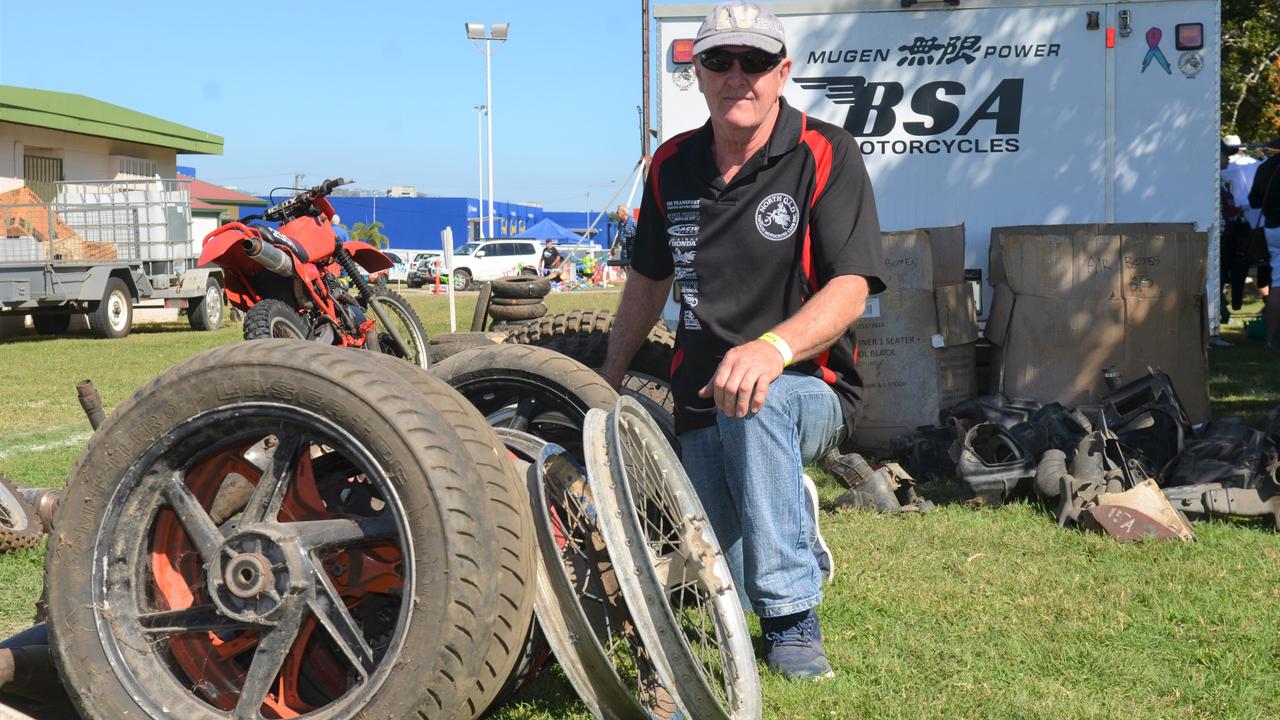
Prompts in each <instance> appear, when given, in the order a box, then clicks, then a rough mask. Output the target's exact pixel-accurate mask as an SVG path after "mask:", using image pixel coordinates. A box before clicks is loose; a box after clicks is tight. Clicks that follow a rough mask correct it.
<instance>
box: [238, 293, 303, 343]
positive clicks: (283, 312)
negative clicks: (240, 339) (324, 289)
mask: <svg viewBox="0 0 1280 720" xmlns="http://www.w3.org/2000/svg"><path fill="white" fill-rule="evenodd" d="M309 335H310V333H309V332H308V331H307V321H306V319H305V318H303V317H302V316H301V315H299V314H298V311H297V310H295V309H293V306H291V305H289V304H288V303H285V302H281V301H280V300H272V299H270V298H267V299H265V300H261V301H259V302H258V304H256V305H254V306H253V307H251V308H249V312H247V313H245V315H244V339H245V340H267V339H270V338H292V339H295V340H306V339H307V337H308V336H309Z"/></svg>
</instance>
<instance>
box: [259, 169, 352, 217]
mask: <svg viewBox="0 0 1280 720" xmlns="http://www.w3.org/2000/svg"><path fill="white" fill-rule="evenodd" d="M353 182H355V180H346V179H343V178H333V179H332V180H325V181H324V182H322V183H320V184H319V185H317V186H315V187H313V188H311V189H309V190H303V191H302V192H300V193H298V194H297V195H294V196H293V197H291V198H289V199H288V200H285V201H283V202H280V203H277V204H276V205H272V206H271V207H269V208H267V210H266V212H264V213H263V214H262V215H263V217H265V218H266V219H268V220H287V219H289V216H290V215H291V214H293V212H295V208H298V209H305V208H306V207H308V206H310V205H311V203H313V202H315V201H316V200H319V199H320V198H322V197H325V196H326V195H328V194H329V193H331V192H333V191H334V190H336V189H337V188H339V187H341V186H342V185H350V184H351V183H353Z"/></svg>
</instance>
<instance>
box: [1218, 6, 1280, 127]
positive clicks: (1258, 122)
mask: <svg viewBox="0 0 1280 720" xmlns="http://www.w3.org/2000/svg"><path fill="white" fill-rule="evenodd" d="M1222 132H1223V133H1224V134H1226V133H1234V134H1236V135H1239V136H1240V137H1241V139H1243V140H1244V141H1245V142H1247V143H1248V142H1263V141H1266V140H1270V139H1271V138H1274V137H1276V136H1280V0H1222Z"/></svg>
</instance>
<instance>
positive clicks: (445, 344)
mask: <svg viewBox="0 0 1280 720" xmlns="http://www.w3.org/2000/svg"><path fill="white" fill-rule="evenodd" d="M501 337H502V335H501V333H492V332H456V333H436V334H435V335H432V336H431V343H430V345H429V346H428V349H429V350H430V352H431V362H432V364H435V363H438V362H440V361H441V360H444V359H445V358H447V357H449V356H450V355H457V354H458V353H460V352H462V351H463V350H470V349H472V348H483V347H492V346H494V345H498V344H500V343H501V342H502V340H501Z"/></svg>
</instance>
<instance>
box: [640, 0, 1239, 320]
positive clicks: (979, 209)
mask: <svg viewBox="0 0 1280 720" xmlns="http://www.w3.org/2000/svg"><path fill="white" fill-rule="evenodd" d="M712 7H713V5H712V4H710V3H705V4H681V5H659V6H656V7H655V9H654V17H655V19H656V22H657V38H658V43H659V47H658V52H657V53H655V56H654V57H655V60H656V70H657V71H656V75H657V77H656V79H655V82H656V86H657V88H658V122H659V132H660V137H661V138H662V139H663V140H666V139H667V138H670V137H672V136H674V135H676V134H678V133H680V132H683V131H685V130H688V129H690V128H693V127H696V126H698V125H701V124H702V123H704V122H705V121H706V118H707V106H706V103H705V102H704V100H703V97H702V95H701V93H699V92H698V88H697V82H696V79H695V77H694V73H693V65H692V63H691V59H690V58H689V57H688V54H687V51H688V47H689V44H688V43H682V42H680V41H682V40H692V39H693V38H694V37H695V36H696V34H697V31H698V25H699V24H700V23H701V20H702V18H703V17H705V15H706V14H707V13H708V12H709V11H710V10H711V8H712ZM770 7H771V8H773V9H774V11H775V12H777V14H778V15H779V17H780V18H781V20H782V23H783V25H784V26H785V28H786V34H787V52H788V55H789V57H791V58H792V60H793V62H794V67H793V69H792V72H791V79H790V81H789V82H788V86H787V88H786V91H785V96H786V98H787V101H788V102H789V103H791V104H792V105H793V106H795V107H797V108H799V109H800V110H803V111H804V112H806V113H808V114H810V115H812V116H815V117H818V118H821V119H823V120H826V121H828V122H832V123H835V124H837V125H840V126H842V127H844V128H845V129H846V130H848V131H849V133H850V134H852V135H853V136H854V138H855V139H856V140H857V143H858V146H859V148H860V149H861V151H862V155H863V159H864V160H865V162H866V165H867V169H868V172H869V173H870V175H871V179H872V182H873V184H874V186H875V193H876V204H877V206H878V210H879V214H880V224H881V227H882V228H883V229H885V230H908V229H912V228H922V227H937V226H950V225H958V224H962V223H963V224H964V226H965V228H966V231H967V237H966V244H965V247H966V258H965V267H966V268H967V274H968V276H969V277H970V278H973V279H979V278H986V277H987V276H988V274H987V269H988V268H987V248H988V243H989V239H990V234H991V228H993V227H1002V226H1011V225H1056V224H1067V223H1130V222H1142V223H1150V222H1190V223H1194V224H1195V226H1196V228H1197V229H1199V230H1202V231H1206V232H1208V233H1209V237H1210V238H1211V242H1212V245H1211V250H1210V258H1211V259H1210V262H1209V281H1208V285H1209V287H1210V288H1213V287H1215V286H1216V285H1217V282H1218V277H1217V274H1218V272H1217V268H1218V264H1217V262H1216V257H1217V226H1218V214H1219V208H1218V197H1219V196H1218V132H1219V105H1218V96H1219V85H1220V82H1219V68H1220V55H1219V53H1220V35H1219V22H1220V21H1219V5H1218V2H1217V1H1216V0H1130V1H1129V2H1086V1H1085V0H1051V1H1048V2H1034V1H1032V0H940V1H934V2H929V1H926V0H920V1H918V2H917V1H914V0H827V1H821V2H794V3H776V4H771V5H770ZM979 285H980V286H982V287H983V291H984V294H985V295H986V297H985V300H986V302H981V307H982V308H983V316H984V317H985V313H986V308H987V307H989V305H990V302H989V300H990V288H989V287H986V285H985V283H979ZM1208 297H1209V300H1210V309H1209V316H1210V322H1211V323H1215V324H1216V321H1217V307H1216V303H1217V299H1218V293H1217V292H1209V293H1208Z"/></svg>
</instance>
